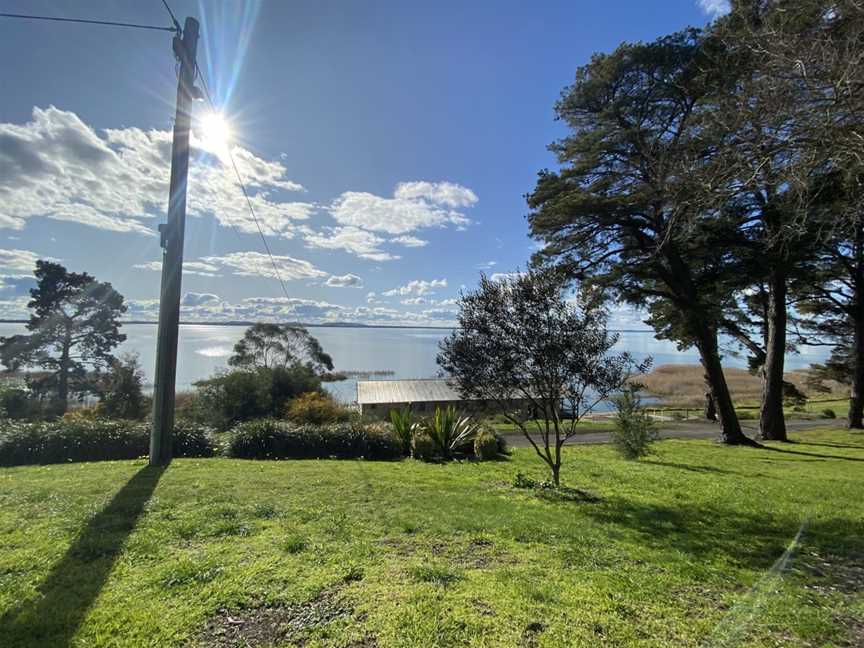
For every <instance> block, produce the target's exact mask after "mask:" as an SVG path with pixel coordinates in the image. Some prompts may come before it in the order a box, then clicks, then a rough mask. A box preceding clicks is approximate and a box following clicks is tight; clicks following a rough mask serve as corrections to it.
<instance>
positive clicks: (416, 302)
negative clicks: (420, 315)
mask: <svg viewBox="0 0 864 648" xmlns="http://www.w3.org/2000/svg"><path fill="white" fill-rule="evenodd" d="M399 303H400V304H403V305H405V306H438V307H445V306H456V304H457V303H458V302H457V300H455V299H427V298H425V297H409V298H408V299H403V300H401V301H400V302H399ZM448 310H454V309H452V308H451V309H448Z"/></svg>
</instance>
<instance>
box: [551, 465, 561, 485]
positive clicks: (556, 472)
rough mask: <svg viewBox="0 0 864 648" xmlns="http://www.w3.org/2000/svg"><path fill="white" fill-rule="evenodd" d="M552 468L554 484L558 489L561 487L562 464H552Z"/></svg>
mask: <svg viewBox="0 0 864 648" xmlns="http://www.w3.org/2000/svg"><path fill="white" fill-rule="evenodd" d="M551 468H552V484H554V486H555V488H558V487H559V486H560V485H561V464H560V462H558V463H556V462H553V463H552V464H551Z"/></svg>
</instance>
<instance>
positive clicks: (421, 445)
mask: <svg viewBox="0 0 864 648" xmlns="http://www.w3.org/2000/svg"><path fill="white" fill-rule="evenodd" d="M411 456H412V457H413V458H414V459H418V460H420V461H436V460H438V459H441V451H440V449H439V448H438V444H437V443H435V442H434V441H433V440H432V439H431V438H430V437H429V434H428V433H427V432H426V430H425V429H424V428H422V427H418V428H417V429H415V430H414V434H413V435H412V436H411Z"/></svg>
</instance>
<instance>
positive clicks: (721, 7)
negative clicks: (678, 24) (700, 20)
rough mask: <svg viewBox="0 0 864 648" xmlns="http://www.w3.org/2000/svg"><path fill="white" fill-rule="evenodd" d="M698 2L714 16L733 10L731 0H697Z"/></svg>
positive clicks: (701, 7) (707, 12) (703, 9)
mask: <svg viewBox="0 0 864 648" xmlns="http://www.w3.org/2000/svg"><path fill="white" fill-rule="evenodd" d="M696 4H698V5H699V8H700V9H702V11H704V12H705V13H706V14H708V15H709V16H711V17H712V18H716V17H717V16H722V15H724V14H727V13H729V11H730V10H731V6H730V5H729V0H697V2H696Z"/></svg>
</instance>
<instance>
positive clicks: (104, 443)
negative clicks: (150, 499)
mask: <svg viewBox="0 0 864 648" xmlns="http://www.w3.org/2000/svg"><path fill="white" fill-rule="evenodd" d="M149 449H150V426H149V425H147V424H145V423H138V422H134V421H119V420H99V419H95V420H88V419H85V418H78V419H75V418H64V419H59V420H57V421H52V422H45V423H23V422H21V423H13V422H8V423H7V424H6V425H5V426H4V427H3V429H2V430H0V465H3V466H17V465H26V464H51V463H66V462H71V461H107V460H119V459H135V458H138V457H143V456H145V455H147V453H148V452H149ZM173 449H174V456H176V457H202V456H209V455H212V454H213V453H214V451H215V442H214V440H213V437H212V435H211V434H210V431H209V430H208V429H206V428H202V427H200V426H183V425H178V426H177V427H176V428H175V433H174V439H173Z"/></svg>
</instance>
